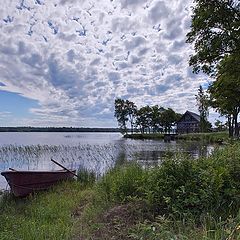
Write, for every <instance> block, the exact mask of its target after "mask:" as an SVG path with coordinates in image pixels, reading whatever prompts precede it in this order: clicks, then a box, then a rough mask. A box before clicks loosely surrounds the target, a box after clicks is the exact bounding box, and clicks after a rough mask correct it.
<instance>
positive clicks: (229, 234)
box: [129, 212, 240, 240]
mask: <svg viewBox="0 0 240 240" xmlns="http://www.w3.org/2000/svg"><path fill="white" fill-rule="evenodd" d="M239 221H240V212H239V214H238V216H237V217H235V218H234V217H230V218H229V219H227V220H222V219H221V218H219V219H217V220H216V219H214V218H213V217H211V216H210V215H208V216H206V217H204V218H203V219H202V220H201V225H200V227H199V224H196V223H195V222H194V219H187V220H185V221H180V220H177V219H174V218H171V217H165V216H159V217H157V218H156V220H155V221H154V222H151V221H147V220H146V221H145V222H143V223H139V224H137V225H136V226H135V227H133V228H132V229H131V231H130V234H129V236H130V237H132V239H143V240H157V239H161V240H169V239H179V240H185V239H191V240H199V239H205V240H217V239H229V240H230V239H232V240H233V239H239V237H240V229H239V225H238V223H239Z"/></svg>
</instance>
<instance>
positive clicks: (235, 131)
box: [233, 110, 239, 137]
mask: <svg viewBox="0 0 240 240" xmlns="http://www.w3.org/2000/svg"><path fill="white" fill-rule="evenodd" d="M233 122H234V123H233V124H234V125H233V126H234V137H238V136H239V127H238V110H236V111H235V112H234V115H233Z"/></svg>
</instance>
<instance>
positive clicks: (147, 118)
mask: <svg viewBox="0 0 240 240" xmlns="http://www.w3.org/2000/svg"><path fill="white" fill-rule="evenodd" d="M136 125H137V126H139V127H140V131H141V133H143V134H144V133H145V130H146V129H148V131H149V132H150V125H151V107H149V106H148V105H147V106H145V107H141V108H140V109H139V110H138V111H137V119H136Z"/></svg>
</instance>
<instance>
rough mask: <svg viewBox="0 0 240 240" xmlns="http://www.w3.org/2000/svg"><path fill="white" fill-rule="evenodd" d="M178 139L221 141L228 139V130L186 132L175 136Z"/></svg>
mask: <svg viewBox="0 0 240 240" xmlns="http://www.w3.org/2000/svg"><path fill="white" fill-rule="evenodd" d="M176 139H178V140H188V141H205V142H208V143H223V142H228V141H229V136H228V132H210V133H188V134H181V135H178V136H177V137H176Z"/></svg>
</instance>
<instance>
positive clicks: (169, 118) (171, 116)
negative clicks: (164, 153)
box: [160, 108, 180, 132]
mask: <svg viewBox="0 0 240 240" xmlns="http://www.w3.org/2000/svg"><path fill="white" fill-rule="evenodd" d="M179 118H180V115H179V114H177V113H176V112H175V111H173V109H171V108H168V109H165V110H164V111H162V112H161V114H160V122H161V124H162V126H163V127H164V130H165V132H171V129H172V126H173V125H174V124H175V123H176V121H177V120H178V119H179Z"/></svg>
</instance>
